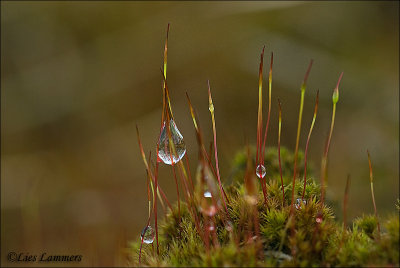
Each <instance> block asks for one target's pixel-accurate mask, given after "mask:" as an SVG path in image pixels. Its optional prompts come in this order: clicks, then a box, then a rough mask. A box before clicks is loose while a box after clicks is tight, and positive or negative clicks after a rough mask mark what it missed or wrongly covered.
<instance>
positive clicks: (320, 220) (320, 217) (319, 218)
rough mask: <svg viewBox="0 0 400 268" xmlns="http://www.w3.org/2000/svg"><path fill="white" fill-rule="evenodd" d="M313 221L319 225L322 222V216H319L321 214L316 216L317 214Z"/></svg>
mask: <svg viewBox="0 0 400 268" xmlns="http://www.w3.org/2000/svg"><path fill="white" fill-rule="evenodd" d="M315 221H316V222H317V223H321V222H322V215H321V213H318V214H317V217H316V218H315Z"/></svg>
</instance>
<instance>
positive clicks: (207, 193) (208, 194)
mask: <svg viewBox="0 0 400 268" xmlns="http://www.w3.org/2000/svg"><path fill="white" fill-rule="evenodd" d="M204 197H207V198H211V197H212V195H211V193H210V191H205V192H204Z"/></svg>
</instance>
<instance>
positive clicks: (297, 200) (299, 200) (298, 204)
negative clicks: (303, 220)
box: [294, 198, 307, 209]
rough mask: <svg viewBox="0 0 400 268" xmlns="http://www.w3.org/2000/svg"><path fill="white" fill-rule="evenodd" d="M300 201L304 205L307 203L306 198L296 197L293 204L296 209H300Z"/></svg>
mask: <svg viewBox="0 0 400 268" xmlns="http://www.w3.org/2000/svg"><path fill="white" fill-rule="evenodd" d="M301 203H303V204H304V205H307V201H306V200H303V201H302V200H301V198H297V199H296V204H295V205H294V207H295V208H296V209H300V208H301Z"/></svg>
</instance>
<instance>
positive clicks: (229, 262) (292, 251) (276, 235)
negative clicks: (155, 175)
mask: <svg viewBox="0 0 400 268" xmlns="http://www.w3.org/2000/svg"><path fill="white" fill-rule="evenodd" d="M252 154H254V150H252ZM281 157H282V171H283V181H284V189H285V196H284V205H282V201H283V200H282V190H281V180H280V175H279V166H278V162H277V159H278V157H277V153H276V149H275V148H271V149H269V150H268V151H267V152H266V155H265V166H266V167H267V175H266V178H267V193H268V202H267V204H264V197H263V194H262V192H261V191H259V196H258V201H257V204H254V207H255V208H256V210H257V212H258V219H259V221H258V222H259V236H255V235H254V234H255V233H254V230H253V229H252V227H251V223H252V222H253V219H252V217H253V214H252V211H253V210H252V209H253V207H252V205H251V204H249V202H247V200H246V198H245V196H246V194H245V192H246V191H245V186H244V184H243V178H244V174H245V170H246V161H247V155H246V154H245V153H244V152H240V153H238V154H237V155H236V156H235V158H234V161H233V171H232V174H231V184H230V185H229V186H227V185H225V191H226V194H227V196H228V199H229V203H228V211H229V215H230V218H229V223H228V224H226V221H225V219H223V218H221V217H222V216H221V215H219V214H217V215H216V216H215V227H216V234H217V240H218V245H217V246H216V245H211V246H210V248H209V249H208V250H207V247H206V246H205V245H204V242H203V240H202V239H201V237H200V235H199V234H198V232H197V230H196V227H195V223H194V220H193V218H192V216H191V214H190V213H189V211H188V208H187V205H186V203H183V202H181V211H180V214H181V219H180V220H179V219H178V210H177V207H176V206H175V207H174V209H173V211H169V213H168V214H167V215H166V217H165V218H164V219H163V220H162V221H161V223H160V224H159V249H160V254H159V255H157V254H156V253H155V252H156V251H155V247H156V243H155V241H154V243H153V245H151V244H150V245H147V244H143V248H142V256H141V263H140V264H139V261H138V260H139V248H140V239H137V240H136V241H134V242H131V243H130V245H129V247H130V248H129V252H130V256H129V261H130V264H131V265H135V266H137V265H143V266H247V267H248V266H399V215H398V210H396V212H397V213H395V214H393V215H391V216H389V217H387V218H385V219H380V222H381V227H382V228H381V229H382V230H381V234H379V233H378V230H377V223H378V221H377V219H376V218H375V216H373V215H364V216H362V217H360V218H357V219H356V220H354V222H353V224H352V226H349V227H346V228H345V229H344V228H343V223H341V222H338V221H336V220H335V217H334V212H333V210H332V209H331V208H330V207H328V206H326V205H324V206H322V207H323V209H322V215H323V217H322V218H323V221H322V222H321V223H317V222H316V217H317V213H318V212H319V210H320V208H321V204H320V201H319V197H320V186H319V184H317V183H316V181H315V180H314V179H313V178H312V177H313V175H312V166H311V167H308V169H307V171H308V172H307V174H310V176H309V177H308V178H307V184H306V190H305V196H304V199H305V200H307V203H306V204H303V205H301V206H299V207H298V208H296V209H295V210H294V214H293V217H290V203H291V195H292V192H291V191H292V184H291V180H292V176H293V170H292V165H293V159H294V156H293V154H292V153H291V152H290V151H288V150H286V149H284V148H282V150H281ZM298 163H299V169H298V171H299V173H298V176H299V177H298V178H297V180H296V184H295V198H299V197H301V194H302V191H303V184H304V181H303V179H302V176H303V172H304V166H302V164H301V163H303V154H302V153H300V154H299V161H298ZM259 188H260V187H259ZM199 215H201V214H199ZM200 217H201V216H200ZM202 222H203V221H202V219H200V224H201V226H203V225H202ZM230 228H231V230H232V231H230Z"/></svg>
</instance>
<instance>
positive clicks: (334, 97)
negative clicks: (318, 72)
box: [321, 72, 343, 205]
mask: <svg viewBox="0 0 400 268" xmlns="http://www.w3.org/2000/svg"><path fill="white" fill-rule="evenodd" d="M342 77H343V72H342V73H341V74H340V76H339V79H338V82H337V84H336V87H335V89H334V90H333V95H332V103H333V106H332V119H331V128H330V131H329V136H328V140H327V142H326V146H325V151H324V155H323V157H322V163H321V178H322V179H321V205H323V204H324V200H325V187H326V186H325V184H326V168H327V162H328V152H329V146H330V143H331V139H332V132H333V127H334V125H335V114H336V103H337V102H338V101H339V84H340V80H342Z"/></svg>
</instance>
